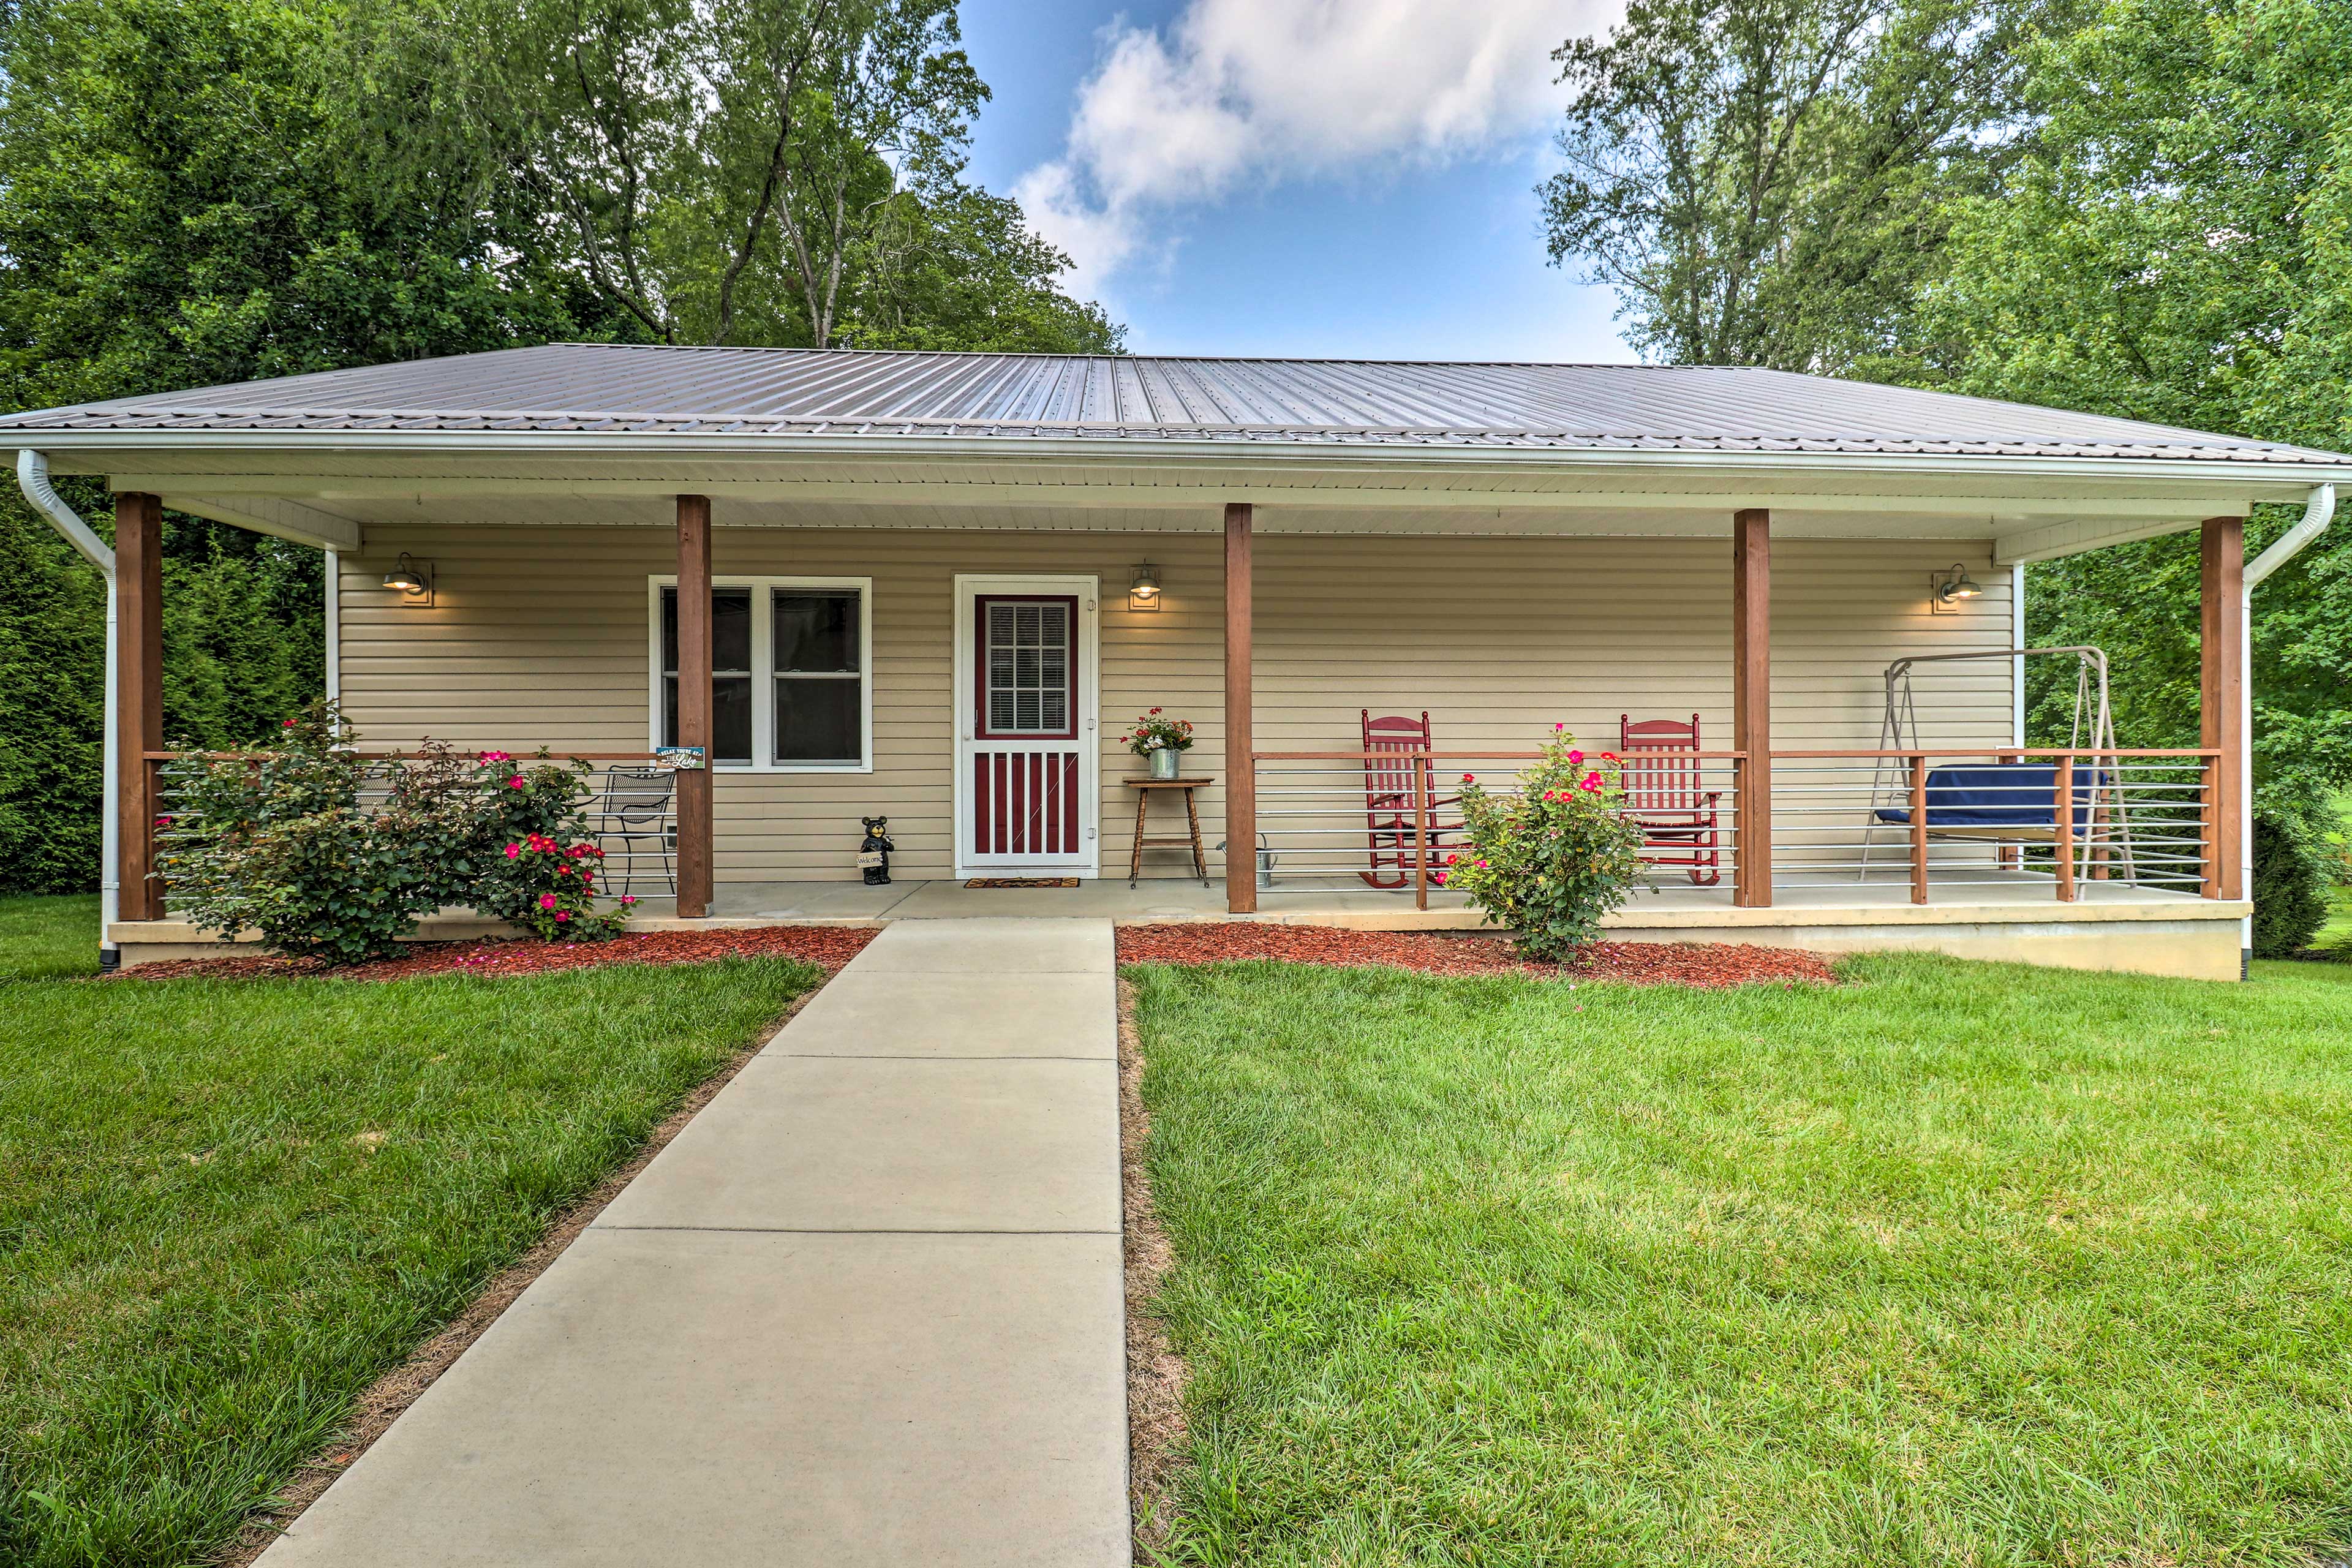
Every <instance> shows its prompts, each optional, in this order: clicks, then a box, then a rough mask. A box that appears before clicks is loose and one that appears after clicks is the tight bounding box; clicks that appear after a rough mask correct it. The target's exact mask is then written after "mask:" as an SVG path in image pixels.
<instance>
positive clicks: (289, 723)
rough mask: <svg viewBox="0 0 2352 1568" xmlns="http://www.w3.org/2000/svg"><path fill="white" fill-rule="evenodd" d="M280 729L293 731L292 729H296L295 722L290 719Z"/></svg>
mask: <svg viewBox="0 0 2352 1568" xmlns="http://www.w3.org/2000/svg"><path fill="white" fill-rule="evenodd" d="M278 727H279V728H280V729H284V730H291V729H292V728H294V721H293V720H291V719H289V720H287V721H286V722H285V723H283V724H281V725H280V726H278Z"/></svg>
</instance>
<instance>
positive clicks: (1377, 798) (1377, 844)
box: [1356, 708, 1462, 889]
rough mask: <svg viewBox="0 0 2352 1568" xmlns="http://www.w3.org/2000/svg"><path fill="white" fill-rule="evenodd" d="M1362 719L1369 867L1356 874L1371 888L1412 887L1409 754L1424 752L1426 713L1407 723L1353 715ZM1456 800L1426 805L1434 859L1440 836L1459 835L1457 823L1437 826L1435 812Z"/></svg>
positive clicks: (1400, 718) (1416, 837)
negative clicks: (1369, 851) (1369, 850)
mask: <svg viewBox="0 0 2352 1568" xmlns="http://www.w3.org/2000/svg"><path fill="white" fill-rule="evenodd" d="M1359 711H1360V712H1361V713H1362V715H1363V720H1364V752H1365V756H1364V821H1365V825H1366V827H1367V829H1368V831H1369V833H1370V838H1371V846H1372V852H1371V859H1372V868H1371V869H1370V870H1369V871H1359V872H1357V873H1356V875H1358V876H1359V877H1361V878H1362V879H1364V880H1365V881H1367V882H1369V883H1370V884H1371V885H1372V886H1373V887H1375V888H1389V889H1396V888H1410V887H1412V873H1413V862H1414V858H1415V854H1416V850H1417V847H1418V846H1419V843H1420V827H1419V825H1418V824H1417V823H1416V822H1415V821H1414V820H1413V804H1412V796H1413V787H1412V770H1413V765H1414V762H1413V755H1412V753H1414V752H1426V751H1428V750H1429V714H1428V713H1427V711H1426V710H1424V711H1423V713H1422V716H1421V717H1420V718H1419V719H1408V718H1406V717H1405V716H1404V715H1402V714H1397V715H1395V716H1394V717H1391V718H1387V719H1375V718H1373V717H1372V710H1370V709H1369V708H1365V709H1361V710H1359ZM1461 801H1462V797H1461V796H1460V795H1448V796H1446V797H1445V798H1444V799H1442V800H1438V799H1433V800H1431V801H1430V802H1429V803H1428V809H1429V813H1430V822H1429V849H1430V854H1431V856H1432V858H1434V857H1435V856H1436V853H1437V849H1438V847H1439V845H1440V844H1442V843H1443V842H1444V835H1446V834H1449V833H1459V832H1460V831H1461V830H1462V825H1461V824H1460V823H1459V822H1440V821H1438V820H1437V812H1438V811H1439V809H1440V808H1442V807H1444V806H1449V805H1460V804H1461Z"/></svg>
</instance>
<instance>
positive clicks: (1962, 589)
mask: <svg viewBox="0 0 2352 1568" xmlns="http://www.w3.org/2000/svg"><path fill="white" fill-rule="evenodd" d="M1928 581H1929V582H1930V583H1931V584H1934V585H1935V589H1936V599H1935V604H1934V605H1933V606H1932V607H1933V608H1934V610H1935V612H1936V613H1937V615H1939V616H1940V615H1942V614H1944V613H1945V612H1946V611H1948V610H1951V609H1955V608H1957V607H1958V605H1960V604H1961V603H1962V602H1964V601H1966V600H1969V599H1979V598H1982V597H1983V596H1984V590H1983V589H1982V588H1980V587H1979V586H1978V585H1977V580H1976V579H1975V578H1973V577H1971V576H1969V569H1968V568H1967V567H1966V566H1963V565H1961V564H1960V563H1958V562H1957V561H1955V562H1953V563H1952V566H1951V570H1949V571H1948V572H1937V573H1936V574H1933V575H1932V576H1931V577H1929V579H1928Z"/></svg>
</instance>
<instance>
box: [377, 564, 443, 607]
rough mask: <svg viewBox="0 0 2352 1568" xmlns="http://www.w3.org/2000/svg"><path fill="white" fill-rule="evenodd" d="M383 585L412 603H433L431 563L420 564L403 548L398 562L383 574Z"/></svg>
mask: <svg viewBox="0 0 2352 1568" xmlns="http://www.w3.org/2000/svg"><path fill="white" fill-rule="evenodd" d="M383 585H384V586H385V587H387V588H389V589H391V590H392V591H393V592H394V593H395V594H398V595H401V597H402V598H403V599H404V600H406V601H407V602H408V603H409V604H410V605H417V606H423V605H430V604H432V603H433V565H432V563H430V562H427V563H425V564H424V565H422V566H420V565H418V564H417V563H416V562H415V560H414V559H413V558H411V557H410V555H409V553H408V552H407V551H405V550H404V551H402V552H400V561H399V563H398V564H396V565H394V567H393V569H392V570H391V571H389V572H387V573H385V574H383Z"/></svg>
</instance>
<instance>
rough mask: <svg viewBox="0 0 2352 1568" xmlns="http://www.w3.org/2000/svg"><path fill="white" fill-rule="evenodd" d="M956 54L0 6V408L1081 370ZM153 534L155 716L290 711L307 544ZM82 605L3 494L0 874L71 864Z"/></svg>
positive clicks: (839, 39)
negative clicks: (861, 367)
mask: <svg viewBox="0 0 2352 1568" xmlns="http://www.w3.org/2000/svg"><path fill="white" fill-rule="evenodd" d="M958 44H959V37H958V30H957V26H956V19H955V9H954V6H953V5H952V4H950V3H949V0H854V3H851V4H846V5H845V4H839V3H836V0H777V3H775V4H761V5H743V4H728V5H688V4H686V3H685V0H614V3H612V4H605V5H596V6H593V7H583V6H580V5H574V4H572V3H571V0H515V3H511V4H509V3H507V0H24V3H23V4H17V5H8V4H5V3H0V408H5V409H11V410H13V409H22V408H34V407H43V406H49V405H58V404H66V403H73V402H79V401H82V400H85V399H97V398H106V397H115V396H121V395H128V394H132V393H152V392H155V391H159V390H163V389H166V388H172V387H189V386H201V385H205V384H221V383H231V382H238V381H244V380H248V379H253V378H258V377H267V376H277V375H288V374H299V373H302V372H307V371H319V370H328V369H332V368H336V367H339V366H343V365H352V364H372V363H385V362H390V361H398V360H405V359H415V358H421V357H425V356H427V355H434V354H450V353H468V352H473V351H478V350H485V349H497V348H506V347H511V346H516V345H521V344H530V343H539V342H547V341H549V340H551V339H562V338H570V339H591V340H604V339H628V340H658V341H675V342H740V343H760V344H783V345H804V346H817V347H823V346H825V345H827V344H829V343H853V342H854V343H858V344H862V345H866V346H872V347H880V348H940V349H990V350H1005V351H1024V350H1025V351H1044V352H1105V353H1110V352H1117V350H1118V346H1119V342H1120V335H1121V334H1120V329H1119V328H1118V327H1117V326H1116V325H1114V324H1113V323H1112V322H1110V321H1108V318H1107V317H1106V316H1105V315H1104V314H1103V312H1102V310H1101V309H1100V308H1099V307H1098V306H1096V305H1093V304H1090V303H1086V302H1082V301H1078V300H1073V299H1071V298H1069V297H1068V296H1067V295H1066V294H1064V293H1063V292H1061V290H1060V289H1059V287H1058V285H1057V283H1056V280H1055V279H1056V276H1057V274H1058V272H1059V271H1060V269H1061V268H1062V267H1063V265H1064V262H1065V258H1063V257H1062V256H1061V255H1060V254H1059V253H1058V252H1056V251H1055V250H1054V248H1053V247H1051V246H1049V245H1047V244H1045V242H1044V241H1043V240H1041V239H1039V238H1038V237H1037V236H1036V235H1035V234H1034V232H1033V231H1031V230H1030V229H1029V228H1028V227H1027V226H1026V224H1025V223H1024V221H1023V218H1022V216H1021V213H1020V210H1019V208H1018V206H1017V205H1014V204H1013V203H1012V202H1009V201H1006V200H1004V199H1003V198H1000V197H995V196H992V195H989V194H988V193H986V192H985V191H982V190H980V189H979V188H977V187H976V186H973V185H971V184H969V183H968V182H967V181H966V180H965V179H964V177H963V172H962V162H961V159H962V149H963V147H964V145H965V143H966V142H967V140H968V138H969V132H970V128H971V119H972V116H973V115H974V114H975V113H976V112H977V111H978V109H979V106H980V105H981V103H982V102H983V101H984V100H985V99H986V97H987V89H986V87H985V86H984V85H983V84H982V82H981V81H980V79H979V78H978V77H977V75H976V74H974V73H973V71H972V69H971V63H970V61H969V60H968V59H967V58H965V57H964V55H963V52H962V50H961V47H958ZM59 489H60V490H61V491H62V492H63V493H64V494H65V496H66V498H67V499H68V501H70V502H71V503H72V504H74V505H75V506H76V507H77V508H79V510H81V511H82V512H83V513H84V515H85V516H86V517H88V518H89V520H90V521H91V522H92V524H93V526H95V527H97V528H98V529H99V530H100V532H101V533H103V531H105V527H106V518H107V511H108V507H107V495H106V491H105V489H104V488H103V486H102V485H100V484H99V483H96V482H93V481H91V480H89V479H78V478H74V477H71V476H61V477H60V479H59ZM164 553H165V557H166V570H165V582H164V595H163V603H164V617H165V620H164V653H163V658H164V678H163V698H164V716H165V731H166V732H167V733H169V734H172V735H176V736H184V737H186V738H188V739H190V740H192V741H194V742H196V743H198V744H200V745H203V746H205V747H208V748H213V749H229V748H234V747H238V746H243V745H247V744H248V743H250V742H253V741H254V740H255V739H256V738H257V736H259V735H261V734H263V733H265V732H266V731H268V729H270V728H271V727H272V726H274V725H275V724H276V722H277V721H278V718H279V716H281V715H283V714H285V713H288V712H291V711H294V710H297V709H299V707H300V706H301V704H302V703H304V702H306V701H308V700H310V699H312V698H314V697H316V696H318V695H319V694H320V691H321V689H323V672H322V665H321V642H322V638H321V635H320V599H321V592H320V567H319V560H318V555H317V552H314V551H311V550H308V549H305V548H302V547H299V546H294V545H289V544H284V543H281V542H278V541H276V540H271V539H265V538H259V537H257V536H256V535H253V534H250V533H246V532H241V531H235V530H231V529H227V528H225V527H221V526H218V525H215V524H213V523H210V522H206V521H201V520H198V519H194V518H189V517H184V516H181V515H178V514H167V516H166V518H165V521H164ZM103 610H104V606H103V605H102V603H101V602H100V595H99V593H98V591H97V584H96V582H95V581H94V580H93V578H92V574H91V573H90V569H89V567H88V566H87V565H86V564H84V563H80V562H79V561H78V560H77V559H75V558H74V557H73V556H72V555H71V554H70V552H68V551H66V550H65V549H64V548H63V547H62V546H61V545H60V544H59V543H58V541H57V539H56V538H55V536H54V535H53V534H52V533H51V532H50V531H49V529H48V527H47V523H45V522H44V521H41V520H40V519H38V518H37V517H35V516H33V515H32V514H31V513H30V512H29V511H28V510H26V508H25V507H24V505H23V504H22V503H21V501H19V500H17V499H16V495H15V491H14V489H13V487H7V486H0V679H5V681H6V683H7V685H6V689H7V690H8V691H9V694H10V701H9V702H8V703H7V704H5V706H0V887H9V888H23V889H66V888H74V887H89V886H91V885H93V884H94V883H95V882H96V881H97V879H98V864H97V863H98V848H99V834H98V824H97V816H98V803H99V798H100V782H99V757H98V748H99V730H100V710H101V702H102V693H101V692H100V690H99V679H100V676H99V670H100V638H101V637H102V635H103V626H104V621H103Z"/></svg>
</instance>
